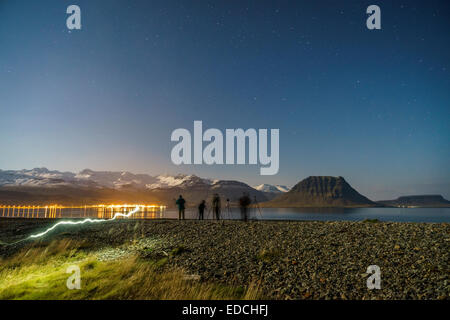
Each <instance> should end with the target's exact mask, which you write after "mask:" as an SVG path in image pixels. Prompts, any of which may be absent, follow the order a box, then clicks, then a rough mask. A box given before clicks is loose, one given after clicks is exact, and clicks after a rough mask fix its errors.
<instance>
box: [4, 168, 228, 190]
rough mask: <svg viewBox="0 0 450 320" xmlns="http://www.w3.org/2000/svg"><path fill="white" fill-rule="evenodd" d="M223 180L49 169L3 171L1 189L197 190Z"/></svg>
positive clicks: (189, 176) (185, 176) (192, 176)
mask: <svg viewBox="0 0 450 320" xmlns="http://www.w3.org/2000/svg"><path fill="white" fill-rule="evenodd" d="M218 181H219V180H210V179H203V178H200V177H197V176H196V175H183V174H179V175H159V176H150V175H148V174H134V173H131V172H127V171H123V172H115V171H94V170H90V169H85V170H82V171H80V172H79V173H72V172H60V171H56V170H55V171H50V170H48V169H47V168H35V169H32V170H26V169H24V170H0V186H28V187H33V186H35V187H38V186H40V187H46V186H47V187H55V186H89V187H95V186H96V187H104V188H112V189H120V188H123V187H133V188H137V189H147V190H154V189H168V188H174V187H178V188H189V187H194V186H211V185H213V184H214V183H216V182H218Z"/></svg>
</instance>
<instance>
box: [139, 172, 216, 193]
mask: <svg viewBox="0 0 450 320" xmlns="http://www.w3.org/2000/svg"><path fill="white" fill-rule="evenodd" d="M155 179H156V181H155V182H154V183H150V184H147V185H146V188H147V189H150V190H152V189H166V188H173V187H180V188H183V187H192V186H195V185H199V184H205V185H211V184H212V183H213V181H212V180H209V179H203V178H200V177H197V176H196V175H184V174H179V175H176V176H171V175H159V176H156V177H155Z"/></svg>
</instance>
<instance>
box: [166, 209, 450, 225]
mask: <svg viewBox="0 0 450 320" xmlns="http://www.w3.org/2000/svg"><path fill="white" fill-rule="evenodd" d="M249 213H250V217H251V218H255V219H263V220H306V221H362V220H365V219H378V220H380V221H391V222H447V223H448V222H450V208H260V209H258V208H250V209H249ZM163 215H164V217H165V218H178V212H177V211H176V210H167V211H165V212H164V214H163ZM239 215H240V213H239V208H232V209H231V210H230V211H228V210H222V216H223V217H224V218H225V219H230V218H231V219H238V218H239ZM212 216H213V214H212V212H208V213H207V212H205V218H209V219H211V218H212ZM196 217H197V213H196V211H195V210H194V209H191V210H186V218H187V219H195V218H196Z"/></svg>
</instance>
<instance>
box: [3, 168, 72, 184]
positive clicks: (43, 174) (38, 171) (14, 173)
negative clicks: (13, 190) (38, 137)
mask: <svg viewBox="0 0 450 320" xmlns="http://www.w3.org/2000/svg"><path fill="white" fill-rule="evenodd" d="M76 182H77V181H76V179H75V174H74V173H72V172H60V171H50V170H48V169H47V168H34V169H32V170H26V169H24V170H5V171H4V170H0V186H57V185H67V184H74V183H76Z"/></svg>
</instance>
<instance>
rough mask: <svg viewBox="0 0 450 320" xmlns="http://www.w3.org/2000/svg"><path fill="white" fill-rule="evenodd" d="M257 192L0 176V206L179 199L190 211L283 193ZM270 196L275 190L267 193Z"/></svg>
mask: <svg viewBox="0 0 450 320" xmlns="http://www.w3.org/2000/svg"><path fill="white" fill-rule="evenodd" d="M265 186H266V187H265V188H264V189H263V190H257V189H255V188H252V187H251V186H249V185H248V184H245V183H243V182H240V181H234V180H217V179H216V180H212V179H205V178H200V177H198V176H196V175H182V174H180V175H157V176H151V175H148V174H133V173H131V172H127V171H123V172H114V171H94V170H90V169H85V170H82V171H80V172H79V173H73V172H61V171H56V170H53V171H52V170H48V169H47V168H34V169H31V170H26V169H24V170H0V202H2V203H17V202H23V201H26V202H27V203H31V204H32V203H35V202H36V203H39V202H41V203H42V201H44V202H46V203H51V202H53V203H55V202H57V203H60V204H69V203H70V204H73V203H80V202H82V203H84V204H92V203H98V202H134V203H135V202H139V201H145V202H155V203H162V204H168V205H171V204H173V202H174V199H175V198H177V197H178V195H179V194H183V196H184V197H185V198H186V199H187V200H188V204H190V205H195V204H197V203H198V202H200V201H201V200H203V199H205V200H207V201H208V200H209V199H210V198H212V197H213V195H214V193H218V194H219V195H220V196H221V197H222V198H224V199H229V200H230V201H231V202H237V201H238V199H239V197H241V196H242V194H243V193H244V192H246V193H248V194H249V195H250V196H251V198H252V199H254V198H255V197H256V199H257V201H259V202H264V201H267V200H270V199H272V198H273V197H274V196H275V195H276V193H280V192H282V191H281V190H283V188H286V187H281V186H280V187H279V188H278V187H277V186H271V185H265ZM270 190H276V191H274V192H271V191H270Z"/></svg>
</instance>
